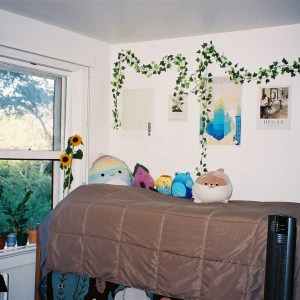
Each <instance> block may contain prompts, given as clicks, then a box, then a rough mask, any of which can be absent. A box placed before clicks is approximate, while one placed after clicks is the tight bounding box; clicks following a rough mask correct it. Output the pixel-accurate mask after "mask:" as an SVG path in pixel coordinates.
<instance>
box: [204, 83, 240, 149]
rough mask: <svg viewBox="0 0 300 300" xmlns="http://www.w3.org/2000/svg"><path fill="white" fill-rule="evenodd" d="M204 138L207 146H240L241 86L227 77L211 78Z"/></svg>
mask: <svg viewBox="0 0 300 300" xmlns="http://www.w3.org/2000/svg"><path fill="white" fill-rule="evenodd" d="M212 87H213V90H212V103H211V112H210V116H209V122H208V124H207V128H206V138H207V143H208V144H209V145H240V144H241V122H242V120H241V101H242V86H241V85H240V84H234V83H233V82H232V81H231V80H230V79H229V78H227V77H217V78H213V84H212Z"/></svg>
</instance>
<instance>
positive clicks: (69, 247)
mask: <svg viewBox="0 0 300 300" xmlns="http://www.w3.org/2000/svg"><path fill="white" fill-rule="evenodd" d="M270 214H287V215H290V216H293V217H295V218H296V219H298V220H300V204H298V203H287V202H282V203H279V202H254V201H251V202H250V201H230V202H229V203H214V204H195V203H193V202H192V201H191V200H185V199H179V198H175V197H171V196H164V195H161V194H158V193H155V192H152V191H149V190H145V189H139V188H135V187H125V186H116V185H101V184H93V185H85V186H81V187H79V188H77V189H76V190H75V191H73V192H72V193H70V194H69V195H68V196H67V197H66V198H65V199H64V200H63V201H62V202H60V203H59V204H58V205H57V207H56V208H55V209H54V210H53V211H52V213H51V214H50V215H49V216H48V218H47V219H46V220H45V221H44V222H43V223H42V224H41V226H40V242H41V250H42V251H41V252H42V266H43V273H44V274H46V273H47V272H48V271H57V272H61V273H74V274H81V275H87V276H89V277H91V278H98V279H102V280H107V281H110V282H115V283H123V284H124V285H127V286H132V287H136V288H140V289H143V290H147V291H152V292H154V293H156V294H161V295H166V296H171V297H178V298H184V299H186V300H188V299H191V300H193V299H216V300H219V299H225V300H226V299H230V300H233V299H237V300H242V299H254V300H257V299H263V295H264V275H265V259H266V243H267V224H268V215H270ZM296 243H297V248H296V257H295V278H294V299H300V285H299V284H300V268H299V255H300V253H299V245H300V244H299V234H298V236H297V241H296Z"/></svg>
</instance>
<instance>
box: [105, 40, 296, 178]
mask: <svg viewBox="0 0 300 300" xmlns="http://www.w3.org/2000/svg"><path fill="white" fill-rule="evenodd" d="M201 48H202V50H198V51H197V52H196V53H197V58H196V62H197V64H198V67H197V69H196V72H195V73H193V74H191V75H189V76H188V68H187V65H188V63H187V61H186V58H185V57H184V56H182V55H181V54H177V55H166V56H164V57H163V58H162V59H161V61H160V62H159V63H156V62H154V61H152V62H151V63H150V64H147V65H145V64H141V62H140V60H139V59H138V58H137V57H136V55H135V54H134V53H133V52H132V51H131V50H121V52H119V53H118V60H117V61H116V62H115V63H114V68H113V80H112V82H111V84H112V86H113V88H112V95H113V101H114V109H113V111H112V113H113V118H114V129H119V128H120V127H121V121H120V116H119V111H118V98H119V96H120V91H121V89H122V87H123V84H124V80H125V69H126V67H127V66H129V67H131V68H133V69H134V70H135V71H136V72H137V73H140V74H143V75H145V76H147V77H148V78H150V77H152V76H153V75H160V74H161V73H163V72H166V71H167V70H168V69H170V68H172V67H173V65H175V66H176V67H177V71H178V77H177V79H176V85H175V87H174V91H173V106H172V110H173V111H176V110H180V108H181V106H182V105H183V102H184V98H183V96H184V95H188V94H189V93H192V94H194V95H196V96H197V101H198V103H200V105H201V118H200V124H201V126H200V137H201V158H200V166H199V167H196V175H197V176H200V175H201V174H202V173H204V172H207V165H206V163H205V158H206V150H207V139H206V137H205V132H206V128H207V124H208V123H209V122H210V113H211V101H212V83H213V75H212V74H211V73H210V72H208V66H209V65H210V64H212V63H214V62H215V63H217V64H218V65H219V66H220V67H221V68H222V69H224V71H225V73H226V74H228V76H229V78H230V80H231V81H233V82H234V83H235V84H243V83H245V82H247V83H249V82H251V81H256V83H257V84H261V83H266V84H267V83H269V82H270V80H271V79H275V78H276V77H277V76H278V75H284V74H289V75H290V76H291V77H294V76H296V75H297V74H300V57H298V60H294V61H293V63H292V64H289V63H288V61H287V60H286V59H285V58H283V59H282V60H281V62H278V61H274V62H273V63H271V64H270V65H269V66H268V67H267V68H261V67H260V68H259V70H258V71H257V72H253V73H251V72H250V71H249V70H248V69H246V68H245V67H240V68H239V65H238V63H236V64H233V63H232V62H231V61H230V60H229V59H228V58H227V57H226V56H225V55H224V54H220V53H219V52H217V51H216V49H215V46H214V45H213V43H212V41H211V42H210V43H203V44H202V45H201ZM191 85H193V87H192V89H190V88H191ZM189 89H190V90H189Z"/></svg>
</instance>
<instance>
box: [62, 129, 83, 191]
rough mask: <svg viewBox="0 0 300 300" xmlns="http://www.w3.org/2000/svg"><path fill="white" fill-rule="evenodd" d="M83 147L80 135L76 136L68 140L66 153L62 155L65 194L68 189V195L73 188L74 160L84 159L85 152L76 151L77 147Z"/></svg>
mask: <svg viewBox="0 0 300 300" xmlns="http://www.w3.org/2000/svg"><path fill="white" fill-rule="evenodd" d="M80 145H83V143H82V138H81V136H80V135H78V134H75V135H73V136H71V137H70V138H69V139H68V146H67V148H66V151H65V153H63V154H61V155H60V168H61V169H62V170H63V171H64V185H63V192H65V190H66V189H68V193H69V191H70V188H71V184H72V181H73V179H74V177H73V174H72V162H73V159H82V157H83V152H82V150H81V149H77V150H75V147H78V146H80Z"/></svg>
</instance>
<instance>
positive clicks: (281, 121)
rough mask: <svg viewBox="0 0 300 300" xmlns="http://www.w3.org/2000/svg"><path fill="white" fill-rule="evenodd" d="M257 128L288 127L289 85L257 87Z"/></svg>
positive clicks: (289, 110)
mask: <svg viewBox="0 0 300 300" xmlns="http://www.w3.org/2000/svg"><path fill="white" fill-rule="evenodd" d="M258 104H259V105H258V107H259V116H258V118H257V129H285V130H287V129H290V127H291V117H290V115H291V87H290V86H268V87H259V92H258Z"/></svg>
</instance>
